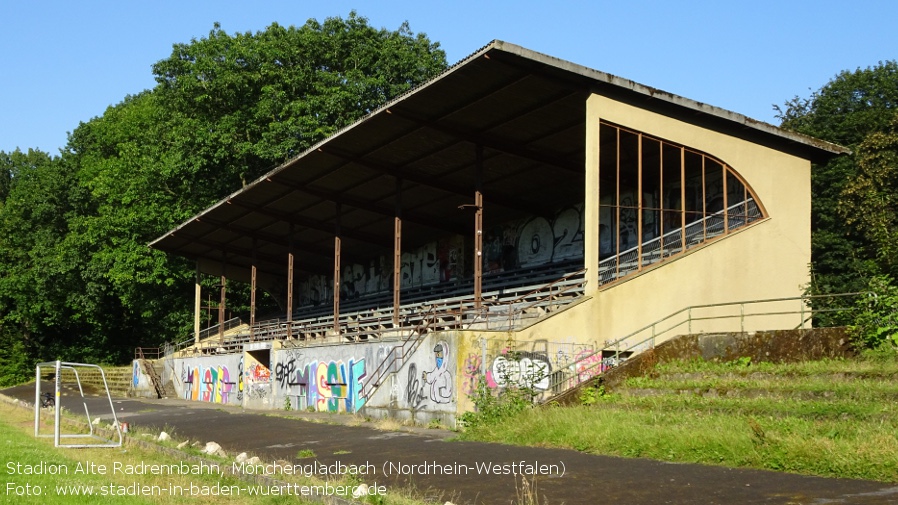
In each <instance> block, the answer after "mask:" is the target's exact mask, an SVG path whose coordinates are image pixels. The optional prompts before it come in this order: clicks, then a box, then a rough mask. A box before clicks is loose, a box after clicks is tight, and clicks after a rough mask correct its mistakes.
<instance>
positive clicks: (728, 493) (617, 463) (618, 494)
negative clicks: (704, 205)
mask: <svg viewBox="0 0 898 505" xmlns="http://www.w3.org/2000/svg"><path fill="white" fill-rule="evenodd" d="M33 392H34V390H33V386H28V385H26V386H20V387H16V388H10V389H7V390H4V391H0V393H3V394H6V395H9V396H13V397H17V398H21V399H23V400H25V401H28V400H29V394H30V395H31V399H33ZM74 400H75V398H71V397H64V398H63V405H64V406H66V405H67V403H72V406H75V405H76V404H75V402H74ZM90 401H95V402H98V403H99V402H100V400H99V399H91V400H90ZM115 406H116V409H117V410H116V413H117V414H118V415H119V416H120V418H121V419H122V420H126V421H128V422H129V423H130V424H131V426H132V427H134V428H142V429H151V428H152V429H155V430H160V429H162V428H163V427H165V428H166V431H171V430H170V429H173V432H174V435H173V436H174V438H175V439H190V440H194V441H199V442H201V443H203V444H205V443H206V442H209V441H215V442H217V443H219V444H220V445H221V446H222V447H223V448H224V450H225V451H227V452H228V454H230V455H236V454H237V453H239V452H247V453H250V454H255V455H258V456H260V457H261V458H262V459H263V461H267V462H271V461H272V460H275V459H284V460H287V461H290V462H294V463H296V464H302V463H308V462H310V460H308V459H298V458H297V453H298V452H299V451H301V450H303V449H308V450H312V451H314V453H315V454H316V457H315V459H316V460H317V461H318V462H320V463H322V464H326V465H329V464H333V463H334V462H336V461H340V462H342V463H344V464H364V463H366V462H369V463H371V464H373V465H374V466H375V468H376V470H377V471H376V474H375V475H373V476H371V477H370V478H366V479H365V481H366V482H368V483H369V484H370V483H371V482H373V481H377V482H378V483H385V484H386V485H387V486H389V487H392V486H394V485H397V484H399V483H402V484H412V485H414V486H415V487H416V488H417V489H418V491H419V492H422V493H426V494H427V495H428V496H430V497H437V496H438V497H439V498H438V499H436V500H433V501H437V502H440V503H441V502H443V501H444V500H451V501H452V502H453V503H457V504H464V503H476V504H502V503H510V502H512V501H513V500H514V499H515V496H516V492H517V490H518V489H519V488H520V482H521V481H520V477H518V478H517V479H516V478H515V476H513V475H496V474H490V475H487V474H486V473H485V472H481V473H478V472H477V471H476V467H477V465H483V464H498V465H504V468H508V469H511V468H513V467H512V465H514V464H517V465H520V464H521V462H524V463H525V464H530V463H534V462H539V463H541V464H545V465H559V466H563V467H564V472H563V475H547V476H542V477H538V478H537V479H536V480H537V494H538V496H539V502H540V503H543V502H547V503H550V504H563V503H566V504H576V503H615V504H632V505H655V504H658V503H666V504H683V505H686V504H688V505H693V504H697V503H701V504H727V505H743V504H782V505H787V504H817V503H819V504H823V503H852V504H859V505H872V504H877V505H879V504H887V503H898V487H896V486H895V485H892V484H885V483H879V482H870V481H859V480H848V479H825V478H819V477H807V476H800V475H793V474H786V473H777V472H768V471H759V470H740V469H731V468H723V467H712V466H702V465H693V464H670V463H664V462H659V461H652V460H647V459H626V458H614V457H606V456H595V455H590V454H583V453H580V452H576V451H571V450H562V449H546V448H533V447H516V446H508V445H500V444H490V443H480V442H457V441H447V440H446V438H447V436H450V435H451V432H446V431H443V430H427V429H414V430H406V431H379V430H376V429H373V428H371V427H370V425H365V426H348V424H351V423H353V422H357V419H356V418H355V417H354V416H350V415H337V414H327V413H301V412H284V413H283V414H284V417H275V416H272V415H263V414H262V413H261V412H254V411H250V410H243V409H239V408H235V407H230V406H222V405H216V404H203V403H199V402H188V401H185V400H171V399H168V400H133V399H117V400H116V401H115ZM92 410H93V408H92ZM97 410H98V411H99V408H98V409H97ZM313 421H317V422H313ZM385 463H395V464H399V463H402V464H406V465H431V466H430V468H436V466H442V465H448V466H449V467H450V468H452V469H453V470H456V471H458V472H463V471H465V469H470V470H467V475H464V474H462V475H458V474H454V475H440V474H434V473H431V474H429V475H414V476H411V475H405V476H402V477H397V476H395V475H390V476H387V475H384V473H383V468H384V464H385Z"/></svg>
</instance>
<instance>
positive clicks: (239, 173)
mask: <svg viewBox="0 0 898 505" xmlns="http://www.w3.org/2000/svg"><path fill="white" fill-rule="evenodd" d="M445 68H446V60H445V54H444V53H443V51H442V50H440V49H439V44H436V43H433V42H431V41H430V40H429V39H428V38H427V37H426V36H425V35H423V34H418V35H415V34H413V33H412V32H411V30H410V29H409V27H408V25H407V24H403V25H402V26H400V27H399V29H398V30H395V31H389V30H385V29H375V28H373V27H371V26H370V25H369V24H368V20H367V19H365V18H364V17H360V16H358V15H357V14H356V13H355V12H352V13H350V15H349V17H348V18H346V19H342V18H328V19H326V20H325V21H324V22H323V23H319V22H318V21H316V20H314V19H312V20H309V21H308V22H306V24H304V25H303V26H301V27H298V28H297V27H293V26H291V27H283V26H281V25H278V24H276V23H275V24H272V25H271V26H269V27H268V28H267V29H266V30H264V31H261V32H257V33H255V34H252V33H243V34H239V33H238V34H234V35H229V34H227V33H225V32H224V30H222V29H221V27H220V26H219V25H218V24H216V25H215V27H214V29H213V30H212V31H211V32H210V33H209V35H208V36H207V37H206V38H203V39H199V40H193V41H191V43H190V44H176V45H175V46H174V51H173V52H172V55H171V56H170V57H169V58H167V59H165V60H162V61H160V62H158V63H156V64H155V65H154V66H153V72H154V73H155V75H156V80H157V82H158V83H159V85H158V87H157V89H156V92H157V93H158V94H159V96H160V98H161V100H162V101H163V102H164V104H165V107H166V108H167V110H168V111H169V112H170V113H171V114H172V115H173V116H174V117H175V118H176V121H175V122H174V123H173V124H175V125H176V126H175V128H176V129H177V134H176V135H175V136H174V137H173V142H174V143H175V144H174V145H173V146H172V147H173V148H174V149H176V150H177V151H179V152H181V153H182V154H183V158H182V160H181V161H182V162H183V163H184V164H185V165H187V166H189V167H190V170H192V171H193V172H194V173H196V174H197V175H200V176H204V175H205V176H211V175H214V177H204V179H205V180H207V181H208V182H209V183H212V181H215V184H217V185H218V186H219V187H218V188H216V189H217V191H216V193H217V194H219V195H223V194H225V193H226V191H232V190H234V189H235V186H236V187H239V186H238V185H239V184H240V183H243V184H245V183H246V182H247V181H248V180H251V179H253V178H255V177H258V176H259V175H261V174H263V173H264V172H266V171H268V170H269V169H271V168H273V166H274V165H276V164H278V163H281V162H283V161H284V160H286V159H288V158H291V157H293V156H296V155H298V154H299V153H301V152H303V151H304V150H306V149H308V148H310V147H311V146H312V145H314V144H315V143H316V142H318V141H320V140H322V139H324V138H325V137H327V136H329V135H331V134H332V133H334V132H336V131H337V130H338V129H340V128H342V127H344V126H347V125H349V124H351V123H352V122H354V121H355V120H357V119H359V118H360V117H362V116H364V115H365V114H367V113H369V112H371V111H372V110H374V109H375V108H377V107H379V106H380V105H382V104H384V103H385V102H386V101H387V100H389V99H391V98H393V97H395V96H397V95H399V94H400V93H403V92H405V91H407V90H409V89H410V88H411V87H412V86H414V85H416V84H418V83H420V82H422V81H424V80H426V79H429V78H430V77H433V76H435V75H437V74H438V73H439V72H441V71H442V70H443V69H445Z"/></svg>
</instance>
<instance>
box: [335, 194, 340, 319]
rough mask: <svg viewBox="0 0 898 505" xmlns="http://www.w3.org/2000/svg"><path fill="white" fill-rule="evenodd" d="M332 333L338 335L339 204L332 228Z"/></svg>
mask: <svg viewBox="0 0 898 505" xmlns="http://www.w3.org/2000/svg"><path fill="white" fill-rule="evenodd" d="M334 333H335V334H336V335H337V336H339V335H340V204H339V203H338V204H337V219H336V225H335V230H334Z"/></svg>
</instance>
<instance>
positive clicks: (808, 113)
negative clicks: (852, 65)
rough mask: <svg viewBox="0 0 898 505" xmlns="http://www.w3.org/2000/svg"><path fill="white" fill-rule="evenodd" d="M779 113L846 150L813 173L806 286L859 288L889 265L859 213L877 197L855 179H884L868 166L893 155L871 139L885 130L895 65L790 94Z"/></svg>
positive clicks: (896, 103) (895, 97) (893, 105)
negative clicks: (802, 95)
mask: <svg viewBox="0 0 898 505" xmlns="http://www.w3.org/2000/svg"><path fill="white" fill-rule="evenodd" d="M778 110H779V115H778V117H779V118H780V119H781V121H782V125H781V126H782V127H783V128H787V129H791V130H795V131H798V132H801V133H804V134H807V135H811V136H814V137H818V138H821V139H823V140H827V141H829V142H833V143H836V144H840V145H843V146H846V147H848V148H850V149H852V151H853V154H851V155H848V156H839V157H836V158H834V159H832V160H830V161H829V162H828V163H825V164H821V165H816V166H814V167H813V170H812V177H811V185H812V203H811V205H812V214H813V215H812V271H813V274H814V285H813V286H812V289H813V290H814V291H816V292H822V293H835V292H848V291H860V290H863V289H865V288H866V286H867V283H868V280H869V279H871V278H873V277H874V276H876V275H878V274H881V273H884V272H885V271H888V270H889V268H890V267H889V265H888V261H886V260H887V257H886V254H885V251H884V250H883V249H882V245H883V244H884V242H883V241H882V240H878V239H876V238H875V237H877V236H881V233H880V235H877V234H876V233H874V231H873V230H874V228H875V226H874V225H873V223H872V221H869V220H868V219H867V218H866V217H865V216H864V214H867V213H871V212H873V213H876V212H878V211H879V210H880V209H879V208H878V207H877V206H876V205H873V206H871V204H875V198H876V196H875V195H874V194H873V193H871V192H870V191H867V190H864V189H862V188H860V187H859V186H856V185H855V182H859V181H862V180H864V177H867V176H864V175H863V173H864V172H865V171H867V172H870V174H869V177H868V179H867V180H869V181H871V182H870V184H872V185H876V184H880V183H887V182H888V181H886V180H885V179H882V178H881V176H880V175H876V174H874V173H873V172H875V171H876V170H875V169H874V168H873V167H874V165H876V164H880V163H881V162H883V161H884V160H886V159H888V156H889V155H888V153H887V151H888V150H889V149H892V151H893V152H894V147H895V146H894V144H889V143H888V142H887V141H885V140H884V139H883V138H881V137H878V136H879V135H883V134H886V132H888V131H889V130H890V126H889V125H890V124H891V123H892V121H893V118H894V117H895V113H896V111H898V62H895V61H887V62H884V63H879V64H878V65H876V66H874V67H871V68H866V69H857V70H855V71H853V72H850V71H844V72H841V73H840V74H838V75H837V76H836V77H835V78H834V79H833V80H831V81H830V82H829V83H827V84H826V85H825V86H823V87H822V88H821V89H820V90H818V91H816V92H814V93H812V94H811V96H810V97H809V98H799V97H796V98H794V99H792V100H790V101H789V102H787V103H786V104H785V107H783V108H778ZM877 146H878V147H877ZM874 151H875V154H874ZM868 187H873V186H870V185H869V184H868ZM892 188H893V189H894V186H892ZM881 189H885V188H884V187H882V188H881ZM884 194H885V193H882V192H880V193H879V196H883V195H884ZM878 229H879V230H880V231H881V228H878Z"/></svg>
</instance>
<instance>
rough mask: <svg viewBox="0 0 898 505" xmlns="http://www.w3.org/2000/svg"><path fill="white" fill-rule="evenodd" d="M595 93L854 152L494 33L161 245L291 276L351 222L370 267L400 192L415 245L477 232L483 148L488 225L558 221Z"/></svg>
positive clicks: (385, 239)
mask: <svg viewBox="0 0 898 505" xmlns="http://www.w3.org/2000/svg"><path fill="white" fill-rule="evenodd" d="M591 93H599V94H603V95H606V96H609V97H611V98H615V99H618V100H621V101H626V102H628V103H632V104H634V105H637V106H639V107H643V108H647V109H650V110H654V111H657V112H658V113H661V114H666V115H670V116H673V117H676V118H678V119H681V120H684V121H688V122H692V123H696V124H700V125H702V126H706V127H709V128H714V129H717V130H720V131H723V132H724V133H727V134H731V135H734V136H738V137H742V138H746V139H748V140H752V141H754V142H758V143H762V144H765V145H769V146H771V147H774V148H776V149H780V150H783V151H787V152H790V153H792V154H796V155H798V156H801V157H804V158H808V159H812V160H817V159H822V158H825V157H828V156H831V155H833V154H835V153H838V152H842V151H841V149H840V148H839V147H838V146H833V145H831V144H826V143H823V142H820V141H817V140H815V139H810V138H807V137H802V136H799V135H795V134H791V133H787V132H783V131H782V130H779V129H777V128H775V127H773V126H770V125H766V124H764V123H757V122H753V121H751V120H749V119H747V118H745V117H744V116H740V115H738V114H735V113H731V112H728V111H724V110H722V109H716V108H713V107H710V106H706V105H703V104H699V103H696V102H692V101H689V100H687V99H684V98H681V97H677V96H674V95H670V94H667V93H663V92H659V91H657V90H652V89H650V88H646V87H643V86H640V85H638V84H635V83H632V82H630V81H625V80H623V79H619V78H616V77H614V76H610V75H608V74H603V73H601V72H597V71H594V70H590V69H586V68H584V67H579V66H576V65H573V64H571V63H568V62H564V61H561V60H557V59H554V58H551V57H548V56H545V55H541V54H538V53H534V52H532V51H528V50H526V49H523V48H520V47H518V46H513V45H510V44H507V43H503V42H493V43H492V44H490V45H488V46H486V47H485V48H483V49H482V50H480V51H478V52H477V53H475V54H474V55H472V56H471V57H469V58H468V59H466V60H464V61H463V62H461V63H459V64H458V65H456V66H454V67H453V68H451V69H449V70H448V71H447V72H445V73H444V74H442V75H441V76H439V77H438V78H436V79H434V80H433V81H431V82H429V83H427V84H426V85H423V86H421V87H419V88H417V89H416V90H414V91H412V92H410V93H408V94H406V95H405V96H403V97H400V98H398V99H396V100H394V101H393V102H391V103H390V104H388V105H387V106H385V107H384V108H381V109H379V110H378V111H376V112H374V113H372V114H371V115H369V116H367V117H366V118H364V119H362V120H361V121H359V122H358V123H356V124H355V125H353V126H351V127H349V128H346V129H344V130H342V131H341V132H339V133H337V134H336V135H334V136H332V137H330V138H329V139H327V140H325V141H323V142H321V143H320V144H318V145H317V146H315V147H314V148H313V149H311V150H309V151H308V152H306V153H304V154H302V155H300V156H298V157H297V158H294V159H292V160H290V161H288V162H287V163H285V164H284V165H282V166H280V167H278V168H277V169H275V170H273V171H272V172H270V173H268V174H267V175H266V176H264V177H262V178H260V179H259V180H257V181H255V182H254V183H252V184H250V185H248V186H247V187H245V188H243V189H242V190H240V191H238V192H236V193H234V194H232V195H231V196H229V197H227V198H226V199H224V200H222V201H221V202H219V203H218V204H216V205H214V206H212V207H210V208H209V209H207V210H205V211H204V212H202V213H201V214H199V215H197V216H195V217H194V218H193V219H191V220H189V221H187V222H185V223H183V224H182V225H180V226H179V227H178V228H176V229H175V230H173V231H171V232H169V233H168V234H166V235H164V236H163V237H160V238H159V239H157V240H156V241H155V242H153V243H152V244H151V246H152V247H154V248H157V249H160V250H163V251H166V252H169V253H172V254H177V255H180V256H185V257H188V258H192V259H196V260H199V261H200V263H201V264H202V265H203V268H204V270H206V271H207V272H208V273H214V274H217V273H219V272H220V266H217V265H220V264H221V262H222V261H223V258H224V261H226V263H227V265H228V268H227V270H228V275H229V277H232V276H233V277H235V278H241V277H244V275H242V274H239V273H238V272H247V271H248V270H249V267H250V266H251V265H252V264H253V262H254V261H255V264H256V265H257V267H258V268H259V270H260V272H263V273H267V274H270V275H275V276H279V277H283V276H285V275H286V271H287V259H286V258H287V252H288V250H289V247H290V244H291V242H292V247H293V251H294V253H295V254H296V258H297V259H296V267H297V269H301V270H304V271H309V272H316V273H331V272H332V271H333V267H334V236H335V233H336V232H337V230H338V229H339V235H340V237H341V241H342V243H341V258H342V261H343V262H344V263H346V262H350V263H362V264H365V263H367V262H368V261H370V260H371V259H372V258H375V257H378V256H389V255H391V254H392V252H393V235H394V232H393V229H394V218H395V216H396V209H397V192H398V193H399V194H400V196H399V198H398V201H399V202H400V203H401V204H400V206H401V217H402V247H403V250H411V249H414V248H416V247H418V246H421V245H423V244H426V243H428V242H431V241H434V240H436V239H437V238H439V237H444V236H447V235H451V234H463V235H470V234H472V233H473V226H474V223H473V215H472V213H471V212H470V211H466V210H465V209H459V206H461V205H464V204H473V199H474V191H475V188H476V181H477V171H478V170H477V166H478V161H477V160H478V157H479V158H480V159H481V163H480V165H481V166H482V191H483V194H484V215H485V217H484V220H485V223H486V225H487V226H489V224H491V223H492V224H501V223H504V222H507V221H509V220H511V219H513V218H516V217H520V216H522V215H545V216H547V217H548V216H551V215H552V214H554V212H555V211H557V210H559V208H560V207H561V206H565V205H571V204H575V203H579V202H582V201H583V197H584V187H583V185H584V182H583V181H584V163H585V162H584V152H585V114H586V112H585V101H586V98H587V97H588V96H589V95H590V94H591ZM397 189H398V190H399V191H397ZM338 216H339V218H338ZM291 238H292V240H291ZM216 266H217V267H216ZM235 274H236V275H235Z"/></svg>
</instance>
